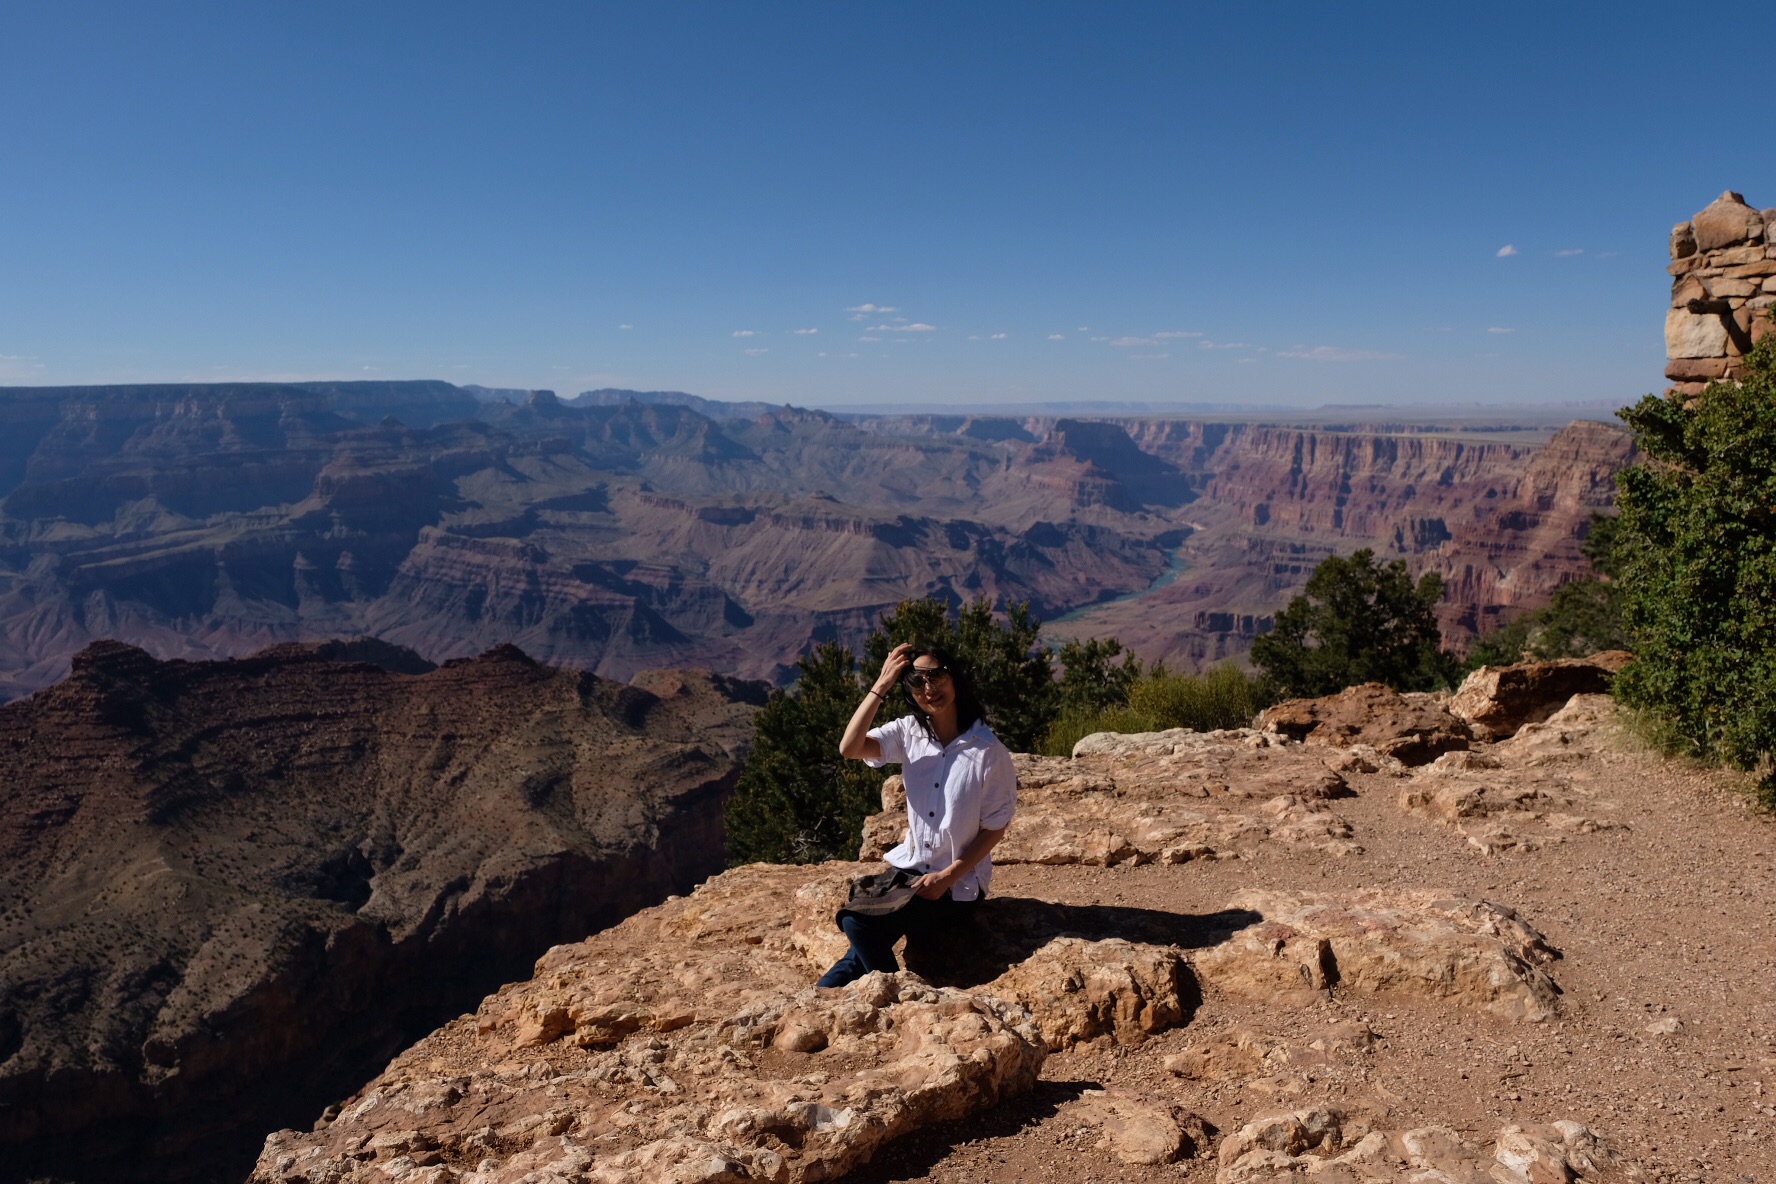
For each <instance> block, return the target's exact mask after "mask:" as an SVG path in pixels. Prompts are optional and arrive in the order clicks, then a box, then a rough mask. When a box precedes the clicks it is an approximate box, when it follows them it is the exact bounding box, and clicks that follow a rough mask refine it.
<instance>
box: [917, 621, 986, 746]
mask: <svg viewBox="0 0 1776 1184" xmlns="http://www.w3.org/2000/svg"><path fill="white" fill-rule="evenodd" d="M926 657H930V658H936V659H937V663H938V665H940V666H942V667H943V668H944V669H945V670H947V671H949V672H950V688H951V690H952V691H954V692H955V695H956V734H957V735H961V734H962V733H963V732H966V731H967V730H968V729H969V728H972V727H973V726H974V725H975V724H976V723H978V722H979V721H981V720H983V719H986V718H987V713H986V712H985V711H984V710H982V708H981V702H980V696H979V695H977V694H975V692H974V676H973V675H972V674H970V673H969V670H968V668H967V667H966V666H964V665H962V664H961V663H960V662H958V661H956V659H955V656H954V655H952V654H951V653H950V651H949V650H947V649H945V648H944V647H943V646H941V645H937V644H934V643H932V642H928V641H925V640H923V639H920V638H914V639H913V648H912V651H911V652H910V653H909V654H908V655H907V661H908V663H909V665H908V667H907V671H908V673H911V671H912V666H911V665H910V663H912V662H916V661H918V660H919V659H920V658H926ZM903 677H904V676H903ZM907 698H908V699H911V700H912V703H913V718H914V719H917V720H918V721H919V726H920V727H922V728H924V729H925V734H926V735H928V736H930V737H931V738H932V739H933V740H936V739H937V729H936V728H934V727H932V726H931V717H930V716H929V715H926V714H925V712H924V710H923V709H922V708H921V707H920V706H919V701H918V700H917V699H914V698H913V696H912V695H911V694H910V693H909V694H908V695H907Z"/></svg>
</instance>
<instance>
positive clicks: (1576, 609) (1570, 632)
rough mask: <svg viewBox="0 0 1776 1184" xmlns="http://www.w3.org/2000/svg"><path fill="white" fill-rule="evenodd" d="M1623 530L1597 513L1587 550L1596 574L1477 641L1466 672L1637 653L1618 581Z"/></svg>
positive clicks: (1557, 592) (1558, 590) (1559, 590)
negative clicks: (1621, 651)
mask: <svg viewBox="0 0 1776 1184" xmlns="http://www.w3.org/2000/svg"><path fill="white" fill-rule="evenodd" d="M1619 529H1620V521H1619V520H1618V519H1617V518H1615V517H1614V516H1613V515H1603V514H1593V515H1592V516H1591V530H1590V533H1589V534H1587V535H1586V536H1585V542H1584V544H1583V548H1582V549H1583V551H1584V553H1585V558H1586V559H1588V560H1590V561H1591V570H1592V572H1593V573H1594V574H1592V575H1589V576H1586V577H1584V578H1582V579H1578V580H1573V581H1572V582H1571V583H1567V584H1562V585H1561V586H1560V587H1558V588H1556V589H1555V590H1554V595H1553V597H1552V599H1550V600H1549V602H1548V604H1547V606H1546V607H1544V608H1539V609H1537V610H1535V611H1534V612H1530V613H1525V614H1524V615H1522V616H1520V617H1518V618H1516V619H1515V620H1513V621H1511V622H1509V623H1508V624H1505V625H1503V626H1501V627H1500V628H1498V629H1494V630H1493V631H1492V632H1490V633H1485V634H1482V635H1481V636H1479V637H1477V638H1475V639H1474V642H1473V644H1471V645H1470V646H1468V652H1467V657H1466V661H1465V662H1464V663H1463V669H1466V670H1477V669H1479V668H1480V667H1481V666H1503V665H1508V664H1510V663H1512V662H1521V661H1524V660H1525V659H1528V658H1536V659H1540V660H1543V661H1546V660H1548V659H1550V658H1583V657H1585V656H1586V655H1588V654H1595V653H1597V652H1598V651H1600V650H1619V649H1630V648H1632V647H1631V646H1630V645H1629V638H1628V627H1627V625H1626V624H1625V623H1624V622H1623V620H1622V586H1621V584H1620V583H1618V582H1617V580H1616V576H1617V567H1616V561H1615V547H1616V539H1617V535H1618V531H1619Z"/></svg>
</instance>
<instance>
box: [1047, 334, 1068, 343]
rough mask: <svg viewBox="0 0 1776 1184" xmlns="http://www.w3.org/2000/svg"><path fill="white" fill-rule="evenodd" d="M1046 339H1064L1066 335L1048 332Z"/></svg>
mask: <svg viewBox="0 0 1776 1184" xmlns="http://www.w3.org/2000/svg"><path fill="white" fill-rule="evenodd" d="M1048 339H1049V340H1050V341H1065V340H1067V335H1066V334H1065V333H1050V334H1049V335H1048Z"/></svg>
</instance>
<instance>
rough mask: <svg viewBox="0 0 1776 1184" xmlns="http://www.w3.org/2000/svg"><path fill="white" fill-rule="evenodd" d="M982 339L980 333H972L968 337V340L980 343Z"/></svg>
mask: <svg viewBox="0 0 1776 1184" xmlns="http://www.w3.org/2000/svg"><path fill="white" fill-rule="evenodd" d="M980 339H981V335H980V334H979V333H970V334H969V335H968V340H970V341H979V340H980Z"/></svg>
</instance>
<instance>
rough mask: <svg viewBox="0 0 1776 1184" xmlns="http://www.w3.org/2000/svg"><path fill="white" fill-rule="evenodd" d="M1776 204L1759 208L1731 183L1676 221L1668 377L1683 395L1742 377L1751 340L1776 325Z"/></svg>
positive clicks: (1668, 319)
mask: <svg viewBox="0 0 1776 1184" xmlns="http://www.w3.org/2000/svg"><path fill="white" fill-rule="evenodd" d="M1772 228H1776V209H1769V210H1756V209H1753V208H1752V207H1751V206H1749V205H1747V204H1746V202H1745V199H1744V198H1743V197H1741V196H1740V195H1739V194H1737V193H1734V192H1732V191H1731V190H1728V191H1727V192H1725V193H1723V194H1721V195H1720V196H1719V197H1717V198H1715V199H1714V200H1713V201H1712V202H1710V203H1708V205H1707V206H1705V207H1704V208H1703V209H1702V210H1701V211H1700V212H1698V213H1697V214H1696V216H1695V217H1693V218H1691V219H1690V220H1689V221H1688V222H1679V223H1678V224H1677V225H1676V226H1673V227H1672V228H1671V266H1670V267H1669V268H1668V269H1667V270H1669V271H1670V272H1671V276H1672V280H1671V308H1670V309H1669V310H1668V311H1667V312H1666V314H1665V356H1666V359H1667V360H1666V363H1665V377H1666V378H1668V379H1670V380H1671V382H1672V386H1671V391H1672V393H1674V394H1677V395H1694V394H1700V393H1701V391H1702V388H1703V387H1705V386H1707V385H1708V384H1709V382H1711V381H1713V380H1715V379H1718V378H1727V379H1732V378H1738V377H1740V376H1741V374H1742V373H1743V372H1744V371H1743V363H1742V359H1743V358H1744V356H1745V355H1746V354H1747V353H1749V352H1751V347H1752V346H1753V345H1756V344H1757V343H1758V342H1760V341H1762V340H1763V339H1764V338H1765V337H1767V336H1768V335H1769V334H1770V333H1771V332H1772V331H1776V327H1773V326H1772V325H1771V322H1770V318H1769V310H1770V309H1771V308H1772V306H1776V239H1773V238H1772V237H1771V236H1772V233H1773V230H1772Z"/></svg>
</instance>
